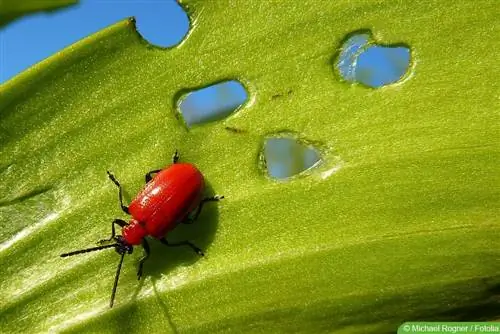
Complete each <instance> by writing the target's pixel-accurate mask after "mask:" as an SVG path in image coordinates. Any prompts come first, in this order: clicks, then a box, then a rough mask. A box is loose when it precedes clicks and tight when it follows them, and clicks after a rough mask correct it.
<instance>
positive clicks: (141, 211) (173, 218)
mask: <svg viewBox="0 0 500 334" xmlns="http://www.w3.org/2000/svg"><path fill="white" fill-rule="evenodd" d="M172 160H173V161H172V164H171V165H170V166H168V167H166V168H164V169H158V170H153V171H151V172H149V173H147V174H146V186H145V187H144V189H143V190H142V191H141V192H140V193H139V194H138V195H137V196H136V197H135V198H134V199H133V200H132V202H130V204H129V206H125V205H124V204H123V190H122V186H121V185H120V183H119V182H118V180H117V179H116V178H115V176H114V175H113V174H111V173H110V172H109V171H108V172H107V173H108V177H109V178H110V180H111V181H113V183H114V184H115V185H116V186H117V187H118V191H119V192H118V197H119V200H120V206H121V208H122V210H123V211H124V212H125V213H127V214H129V215H131V219H130V221H129V222H128V223H127V222H126V221H124V220H121V219H115V220H114V221H113V222H112V223H111V237H109V238H108V239H103V240H100V241H99V244H101V246H98V247H92V248H86V249H81V250H77V251H73V252H70V253H64V254H61V257H67V256H72V255H77V254H83V253H88V252H93V251H97V250H102V249H107V248H114V249H115V250H116V252H117V253H118V254H120V255H121V257H120V262H119V263H118V268H117V271H116V276H115V281H114V285H113V290H112V292H111V300H110V303H109V306H110V307H113V303H114V299H115V294H116V288H117V286H118V278H119V276H120V270H121V266H122V263H123V258H124V256H125V254H127V253H128V254H131V253H132V252H133V250H134V246H138V245H142V247H143V249H144V253H145V254H144V256H143V257H142V258H141V260H140V261H139V268H138V270H137V279H141V276H142V268H143V265H144V262H145V261H146V260H147V259H148V257H149V254H150V249H149V244H148V242H147V240H146V237H147V236H151V237H154V238H156V239H159V240H160V242H161V243H163V244H164V245H166V246H174V247H175V246H189V247H191V249H192V250H193V251H195V252H196V253H197V254H199V255H201V256H203V252H202V251H201V249H200V248H198V247H196V246H195V245H194V244H192V243H191V242H189V241H182V242H177V243H169V242H168V241H167V239H166V238H165V235H166V234H167V233H168V232H169V231H171V230H172V229H174V228H175V227H176V226H177V225H179V224H180V223H185V224H190V223H193V222H194V221H195V220H196V219H197V218H198V216H199V215H200V212H201V209H202V208H203V204H205V203H206V202H213V201H219V200H220V199H222V198H224V196H213V197H207V198H203V191H204V188H205V183H204V179H203V174H201V172H200V171H199V170H198V169H197V168H196V167H195V166H194V165H193V164H190V163H179V162H178V160H179V155H178V154H177V151H176V152H175V154H174V156H173V159H172ZM153 175H155V176H153ZM115 225H118V226H119V227H121V228H122V235H118V236H117V235H116V231H115ZM111 241H114V242H115V243H113V244H106V243H108V242H111ZM102 244H105V245H102Z"/></svg>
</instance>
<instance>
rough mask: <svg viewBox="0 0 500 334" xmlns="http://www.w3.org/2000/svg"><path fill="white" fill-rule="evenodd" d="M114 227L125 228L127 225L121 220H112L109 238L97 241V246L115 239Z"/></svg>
mask: <svg viewBox="0 0 500 334" xmlns="http://www.w3.org/2000/svg"><path fill="white" fill-rule="evenodd" d="M115 225H118V226H120V227H125V226H127V225H128V223H127V222H125V221H124V220H121V219H115V220H113V222H112V223H111V236H110V237H109V238H108V239H102V240H99V241H98V242H97V243H98V244H103V243H106V242H109V241H111V240H113V239H114V238H115V235H116V231H115Z"/></svg>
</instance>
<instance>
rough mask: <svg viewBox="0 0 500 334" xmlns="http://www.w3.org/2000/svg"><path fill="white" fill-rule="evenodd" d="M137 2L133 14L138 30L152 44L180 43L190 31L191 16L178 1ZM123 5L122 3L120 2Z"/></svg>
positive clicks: (172, 44)
mask: <svg viewBox="0 0 500 334" xmlns="http://www.w3.org/2000/svg"><path fill="white" fill-rule="evenodd" d="M130 3H132V4H135V7H134V14H133V16H134V17H135V18H136V21H137V22H136V26H137V31H138V32H139V33H140V34H141V36H142V37H143V38H144V39H145V40H146V41H148V42H149V43H150V44H153V45H156V46H159V47H164V48H166V47H172V46H174V45H177V44H179V43H180V42H181V41H182V40H183V39H184V37H185V36H186V35H187V33H188V31H189V17H188V16H187V14H186V12H185V11H184V9H183V8H182V7H181V6H180V5H179V4H178V3H177V2H176V1H164V0H156V1H149V2H148V4H147V5H145V4H144V3H143V2H136V1H131V2H130ZM120 5H121V3H120Z"/></svg>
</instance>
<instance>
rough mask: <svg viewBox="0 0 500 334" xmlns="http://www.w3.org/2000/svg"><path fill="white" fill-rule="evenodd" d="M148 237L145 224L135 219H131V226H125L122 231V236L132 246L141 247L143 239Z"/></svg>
mask: <svg viewBox="0 0 500 334" xmlns="http://www.w3.org/2000/svg"><path fill="white" fill-rule="evenodd" d="M146 235H148V232H147V231H146V228H145V227H144V224H141V223H140V222H139V221H137V220H135V219H131V220H130V222H129V224H128V225H127V226H125V227H124V228H123V230H122V236H123V238H124V239H125V241H126V242H127V243H128V244H130V245H134V246H136V245H140V244H141V242H142V239H144V237H145V236H146Z"/></svg>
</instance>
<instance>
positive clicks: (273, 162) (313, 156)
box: [263, 137, 321, 179]
mask: <svg viewBox="0 0 500 334" xmlns="http://www.w3.org/2000/svg"><path fill="white" fill-rule="evenodd" d="M263 158H264V161H265V166H266V169H267V173H268V175H269V176H270V177H272V178H275V179H286V178H289V177H291V176H294V175H297V174H300V173H301V172H303V171H305V170H308V169H310V168H312V167H314V166H315V165H317V164H318V163H319V162H320V160H321V157H320V155H319V153H318V151H317V150H316V149H315V148H314V147H312V146H310V145H306V144H303V143H300V142H298V141H297V140H296V139H293V138H284V137H278V138H268V139H266V141H265V142H264V151H263Z"/></svg>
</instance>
